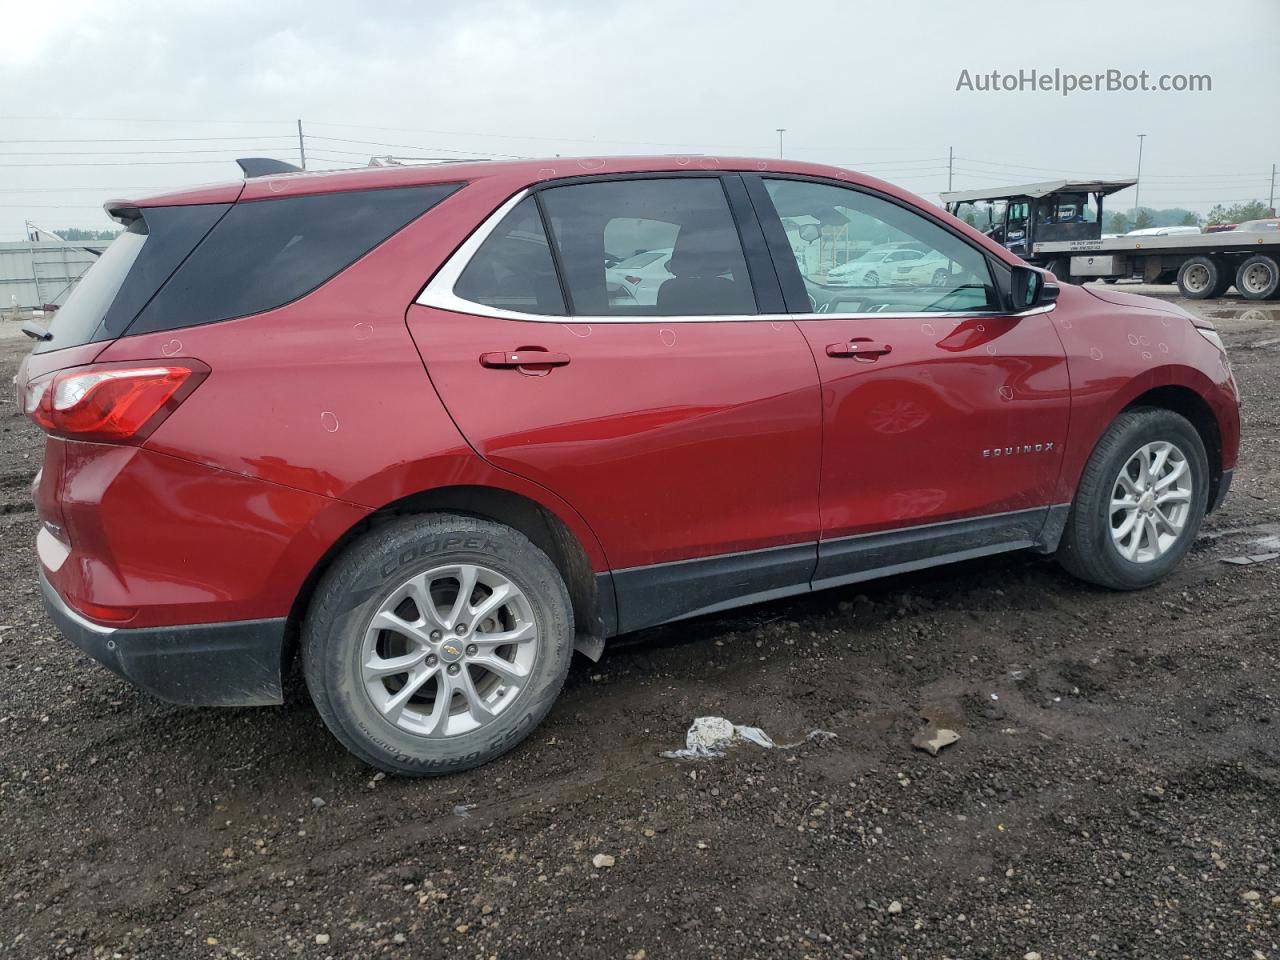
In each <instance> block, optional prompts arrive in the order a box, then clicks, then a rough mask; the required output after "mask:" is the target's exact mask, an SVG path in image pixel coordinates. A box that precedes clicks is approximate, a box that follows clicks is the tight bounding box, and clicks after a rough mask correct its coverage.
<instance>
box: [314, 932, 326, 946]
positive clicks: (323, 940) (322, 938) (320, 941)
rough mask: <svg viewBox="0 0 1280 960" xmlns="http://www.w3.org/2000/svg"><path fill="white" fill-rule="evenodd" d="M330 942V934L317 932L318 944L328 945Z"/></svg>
mask: <svg viewBox="0 0 1280 960" xmlns="http://www.w3.org/2000/svg"><path fill="white" fill-rule="evenodd" d="M328 943H329V935H328V934H327V933H317V934H316V944H317V945H318V946H321V947H323V946H326V945H327V944H328Z"/></svg>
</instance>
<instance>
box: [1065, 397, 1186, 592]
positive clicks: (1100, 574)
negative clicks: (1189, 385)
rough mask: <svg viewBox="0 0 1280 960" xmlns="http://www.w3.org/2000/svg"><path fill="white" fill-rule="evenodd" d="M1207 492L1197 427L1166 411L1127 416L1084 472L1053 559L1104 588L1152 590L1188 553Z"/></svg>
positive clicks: (1131, 412) (1098, 448)
mask: <svg viewBox="0 0 1280 960" xmlns="http://www.w3.org/2000/svg"><path fill="white" fill-rule="evenodd" d="M1208 489H1209V467H1208V458H1207V456H1206V455H1205V450H1204V443H1203V442H1202V441H1201V439H1200V434H1199V433H1197V432H1196V429H1195V427H1193V426H1192V425H1191V424H1190V423H1189V422H1188V421H1187V420H1186V419H1185V418H1183V417H1181V416H1179V415H1178V414H1176V413H1174V412H1173V411H1171V410H1163V409H1156V408H1136V409H1133V410H1127V411H1125V412H1124V413H1122V414H1121V415H1120V416H1119V417H1117V418H1116V420H1115V422H1114V423H1112V424H1111V426H1110V427H1109V428H1108V429H1107V432H1106V433H1104V434H1103V435H1102V439H1101V440H1099V441H1098V445H1097V446H1096V447H1095V448H1094V451H1093V454H1092V456H1090V458H1089V462H1088V464H1087V465H1086V466H1085V469H1084V474H1083V475H1082V476H1081V478H1080V486H1079V489H1077V491H1076V498H1075V502H1074V503H1073V504H1072V506H1071V514H1070V517H1069V518H1068V520H1067V527H1066V530H1065V531H1064V532H1063V536H1062V542H1061V544H1060V545H1059V547H1058V561H1059V562H1060V563H1061V564H1062V566H1063V567H1064V568H1065V569H1066V570H1067V571H1068V572H1070V573H1072V574H1074V575H1075V576H1077V577H1080V578H1081V579H1082V580H1088V581H1090V582H1091V583H1097V584H1100V585H1102V586H1105V587H1112V588H1114V589H1117V590H1136V589H1139V588H1141V587H1147V586H1150V585H1151V584H1153V583H1156V582H1158V581H1159V580H1161V579H1163V578H1164V577H1165V576H1166V575H1167V574H1168V573H1169V571H1170V570H1172V569H1173V568H1174V567H1175V566H1177V564H1178V562H1179V561H1180V560H1181V559H1182V558H1183V556H1185V555H1186V552H1187V551H1188V550H1189V549H1190V548H1191V544H1192V542H1193V541H1194V540H1195V538H1196V533H1197V532H1198V531H1199V529H1200V521H1201V520H1202V519H1203V518H1204V512H1205V506H1206V504H1207V497H1208Z"/></svg>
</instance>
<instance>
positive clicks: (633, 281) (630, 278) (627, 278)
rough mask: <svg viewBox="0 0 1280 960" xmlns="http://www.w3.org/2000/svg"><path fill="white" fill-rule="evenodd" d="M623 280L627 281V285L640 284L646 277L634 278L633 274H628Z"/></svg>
mask: <svg viewBox="0 0 1280 960" xmlns="http://www.w3.org/2000/svg"><path fill="white" fill-rule="evenodd" d="M622 279H623V280H625V281H627V283H639V282H640V281H641V280H643V279H644V277H633V276H632V275H631V274H627V275H626V276H625V277H623V278H622Z"/></svg>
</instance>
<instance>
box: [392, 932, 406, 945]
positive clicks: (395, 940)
mask: <svg viewBox="0 0 1280 960" xmlns="http://www.w3.org/2000/svg"><path fill="white" fill-rule="evenodd" d="M407 939H408V938H407V937H406V936H405V935H404V934H403V933H397V934H396V935H395V936H394V937H392V938H391V942H392V943H404V942H405V940H407Z"/></svg>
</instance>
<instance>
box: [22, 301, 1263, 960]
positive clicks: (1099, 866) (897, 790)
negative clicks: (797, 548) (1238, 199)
mask: <svg viewBox="0 0 1280 960" xmlns="http://www.w3.org/2000/svg"><path fill="white" fill-rule="evenodd" d="M1130 289H1132V288H1130ZM1158 292H1162V293H1163V294H1164V295H1166V296H1168V295H1170V291H1168V290H1165V291H1158ZM1193 309H1199V310H1202V311H1203V312H1205V313H1207V314H1208V315H1209V316H1211V317H1213V318H1214V319H1215V320H1216V322H1217V323H1218V324H1219V327H1220V329H1221V330H1222V332H1223V336H1224V339H1225V340H1226V342H1227V344H1228V346H1229V348H1230V349H1231V352H1232V359H1233V362H1234V365H1235V370H1236V374H1237V377H1238V379H1239V382H1240V385H1241V388H1242V390H1243V393H1244V398H1245V405H1244V419H1245V430H1244V442H1243V450H1242V453H1241V459H1240V466H1239V470H1238V471H1237V475H1236V482H1235V487H1234V489H1233V490H1232V493H1231V496H1230V498H1229V499H1228V501H1227V503H1226V505H1225V507H1224V508H1223V509H1222V510H1221V511H1220V512H1218V513H1217V514H1215V515H1214V516H1212V517H1210V518H1209V519H1208V520H1207V522H1206V523H1205V525H1204V529H1203V531H1202V533H1201V536H1200V539H1199V541H1198V543H1197V544H1196V547H1195V550H1194V552H1193V553H1192V554H1191V556H1190V557H1189V560H1188V562H1187V563H1186V564H1185V565H1184V566H1183V567H1182V568H1181V569H1180V570H1179V571H1178V572H1177V573H1176V574H1175V575H1174V576H1173V577H1172V578H1171V579H1170V580H1169V581H1168V582H1166V583H1164V584H1162V585H1161V586H1159V587H1157V588H1155V589H1152V590H1149V591H1146V592H1143V593H1140V594H1132V595H1123V594H1118V593H1109V592H1106V591H1103V590H1099V589H1094V588H1092V587H1089V586H1085V585H1083V584H1081V583H1078V582H1076V581H1073V580H1072V579H1070V578H1069V577H1067V576H1066V575H1065V574H1063V573H1061V572H1060V571H1059V570H1058V569H1057V568H1056V567H1055V566H1054V565H1053V563H1052V562H1051V561H1049V560H1046V559H1044V558H1041V557H1036V556H1031V555H1014V556H1006V557H1003V558H998V559H994V560H984V561H975V562H972V563H968V564H965V565H962V566H956V567H948V568H943V569H939V570H935V571H931V572H927V573H923V574H918V575H913V576H908V577H897V578H894V579H890V580H885V581H880V582H876V583H873V584H863V585H860V586H858V587H854V588H849V589H841V590H833V591H829V592H826V593H822V594H817V595H814V596H811V597H808V598H805V599H801V600H794V601H787V602H780V603H774V604H769V605H765V606H758V607H753V608H749V609H746V610H743V611H740V612H736V613H734V614H731V615H725V616H719V617H712V618H704V619H701V620H696V621H692V622H688V623H684V624H681V625H678V626H674V627H669V628H665V629H660V630H651V631H648V632H646V633H644V634H641V635H636V636H632V637H627V638H624V639H622V640H621V641H619V642H618V643H616V644H615V645H613V646H612V647H611V648H610V649H609V650H608V651H607V652H606V654H605V657H604V659H603V660H602V662H600V663H599V664H591V663H589V662H587V661H585V660H582V659H579V660H578V661H576V662H575V665H574V668H573V669H572V671H571V673H570V677H569V683H568V687H567V688H566V690H565V692H564V695H563V697H562V699H561V701H560V702H559V704H558V706H557V707H556V709H555V710H554V711H553V713H552V715H551V717H550V718H549V720H548V721H547V722H546V723H545V724H544V725H543V726H542V727H541V728H539V729H538V730H537V731H536V732H535V733H534V735H533V736H532V737H531V738H530V740H529V741H527V742H526V744H525V745H524V746H522V747H520V748H519V749H517V750H516V751H515V752H514V753H512V754H509V755H508V756H507V757H505V758H503V759H502V760H500V761H498V762H497V763H494V764H491V765H489V766H487V767H484V768H482V769H479V770H475V771H472V772H470V773H466V774H462V775H459V776H454V777H450V778H446V779H439V780H429V781H423V780H401V779H397V778H394V777H388V778H378V777H374V776H373V773H372V771H370V770H369V769H367V768H364V767H362V766H361V765H360V764H359V763H357V762H356V761H355V760H354V759H352V758H351V757H350V756H348V755H347V754H346V753H344V752H343V751H342V749H341V748H339V746H338V745H337V744H336V742H335V741H334V740H333V739H332V738H331V737H330V736H329V735H328V734H327V732H326V731H325V730H324V728H323V727H322V726H321V724H320V721H319V719H318V718H317V716H316V714H315V712H314V710H313V709H312V708H311V706H310V704H309V703H308V702H307V700H306V696H305V692H304V691H303V690H302V689H301V687H300V686H298V685H296V684H295V687H294V689H293V691H292V693H291V696H290V700H289V702H288V704H287V705H286V706H285V707H284V708H265V709H243V710H200V709H184V708H179V707H173V706H169V705H166V704H162V703H158V702H156V701H153V700H151V699H148V698H147V697H146V696H144V695H142V694H139V693H138V692H136V691H135V690H133V689H132V688H131V687H129V686H128V685H126V684H125V683H124V682H123V681H121V680H119V679H117V678H116V677H114V676H113V675H112V674H110V673H108V672H107V671H106V670H104V669H102V668H100V667H98V666H96V665H94V664H93V663H92V662H91V661H90V660H88V659H87V658H86V657H85V656H83V655H81V654H80V653H79V652H78V651H76V650H75V649H74V648H73V647H71V646H70V645H69V644H68V643H66V642H65V641H63V640H62V639H61V638H60V637H59V636H58V635H57V634H56V632H55V630H54V628H53V627H52V625H51V624H50V623H49V621H48V620H47V619H46V618H45V615H44V613H43V611H42V609H41V607H40V603H39V597H38V592H37V588H36V578H35V573H34V568H35V558H34V556H33V552H32V538H33V535H34V533H35V526H36V524H35V518H34V514H33V513H32V507H31V504H30V498H29V491H28V487H29V484H30V482H31V479H32V477H33V476H34V474H35V472H36V470H37V468H38V466H39V462H40V451H41V440H40V437H39V435H38V434H37V432H36V431H35V430H34V429H33V428H32V427H31V425H30V424H29V423H28V422H27V421H25V420H24V419H22V418H21V417H20V416H19V414H18V413H17V411H16V409H15V405H14V402H13V398H12V394H11V393H6V394H0V430H2V431H3V432H2V433H0V591H3V592H2V593H0V956H13V957H55V956H57V957H61V956H70V957H156V958H170V957H207V958H218V957H224V956H232V957H291V956H295V955H296V956H300V957H364V956H373V955H383V954H386V955H390V956H406V957H407V956H413V957H436V956H441V957H443V956H450V957H453V956H458V957H468V958H469V957H476V958H488V957H498V958H503V960H506V958H524V957H531V958H532V957H561V956H573V957H613V958H618V960H622V958H630V960H637V958H648V960H661V958H668V957H682V958H683V957H775V956H785V957H795V958H804V957H815V958H816V957H822V958H827V957H832V958H835V957H858V958H862V957H866V958H872V957H874V958H917V957H919V958H944V957H947V958H956V960H958V958H964V960H970V958H974V960H976V958H992V960H995V958H1011V960H1018V958H1022V957H1024V955H1025V956H1028V957H1030V956H1032V954H1037V955H1039V956H1040V957H1042V958H1044V960H1076V958H1085V957H1099V958H1130V957H1133V958H1138V957H1141V958H1184V957H1185V958H1196V960H1201V958H1204V960H1227V958H1244V960H1256V958H1265V960H1276V958H1280V863H1278V862H1277V859H1278V855H1280V768H1278V763H1280V609H1278V605H1277V598H1280V560H1277V561H1273V562H1264V563H1259V564H1255V565H1251V566H1233V565H1229V564H1225V563H1223V562H1222V558H1224V557H1229V556H1233V555H1238V554H1243V553H1249V552H1251V551H1253V552H1256V549H1257V548H1255V547H1254V546H1253V544H1254V542H1256V541H1258V540H1261V539H1263V538H1266V537H1273V536H1276V535H1278V534H1280V304H1272V305H1270V306H1267V307H1264V308H1257V307H1252V308H1251V307H1248V306H1246V305H1244V304H1242V303H1241V302H1240V301H1220V302H1211V303H1207V304H1201V305H1196V306H1194V307H1193ZM13 326H14V324H12V323H9V324H3V323H0V327H4V328H5V329H3V330H0V382H3V383H5V384H8V382H9V378H10V376H11V375H12V373H13V370H14V367H15V365H16V361H17V359H18V357H19V356H20V355H21V353H22V352H24V351H25V349H26V344H25V343H24V342H22V341H21V340H19V339H18V338H17V337H16V335H15V334H14V332H13V330H12V329H11V328H12V327H13ZM704 714H717V715H722V716H725V717H729V718H730V719H732V720H734V721H735V722H738V723H747V724H755V725H759V726H761V727H763V728H764V729H765V730H767V731H768V732H769V733H770V734H772V735H773V736H774V738H775V739H777V740H778V741H779V742H792V741H797V740H802V739H803V738H804V736H805V734H806V733H807V732H808V731H810V730H814V729H823V730H828V731H831V732H833V733H835V734H836V737H835V738H834V739H815V740H812V741H808V742H805V743H804V744H803V745H800V746H797V747H794V748H792V749H786V750H781V749H780V750H772V751H769V750H764V749H761V748H759V747H756V746H754V745H750V744H747V745H744V746H742V747H740V748H737V749H735V750H734V751H733V752H731V753H730V754H729V755H728V756H726V757H724V758H722V759H719V760H710V761H699V762H682V761H676V760H669V759H663V758H662V757H661V756H660V752H661V751H663V750H668V749H672V748H674V747H677V746H681V745H682V744H683V741H684V734H685V730H686V728H687V727H688V725H689V723H690V721H691V720H692V719H693V718H694V717H696V716H699V715H704ZM926 718H928V719H931V720H934V721H940V722H943V723H944V724H946V725H949V726H953V727H954V728H955V729H957V730H958V731H959V733H960V740H959V742H958V743H956V744H955V745H954V746H951V747H949V748H947V749H946V750H944V751H943V752H942V753H941V754H939V755H938V756H937V757H931V756H929V755H928V754H925V753H922V752H920V751H917V750H913V749H912V747H911V738H912V735H913V734H914V733H915V732H916V731H918V730H919V729H921V728H922V727H923V726H924V725H925V722H926ZM597 854H607V855H609V856H611V857H613V858H614V862H613V865H612V866H610V867H600V868H596V867H593V864H592V861H593V858H594V857H595V856H596V855H597Z"/></svg>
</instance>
